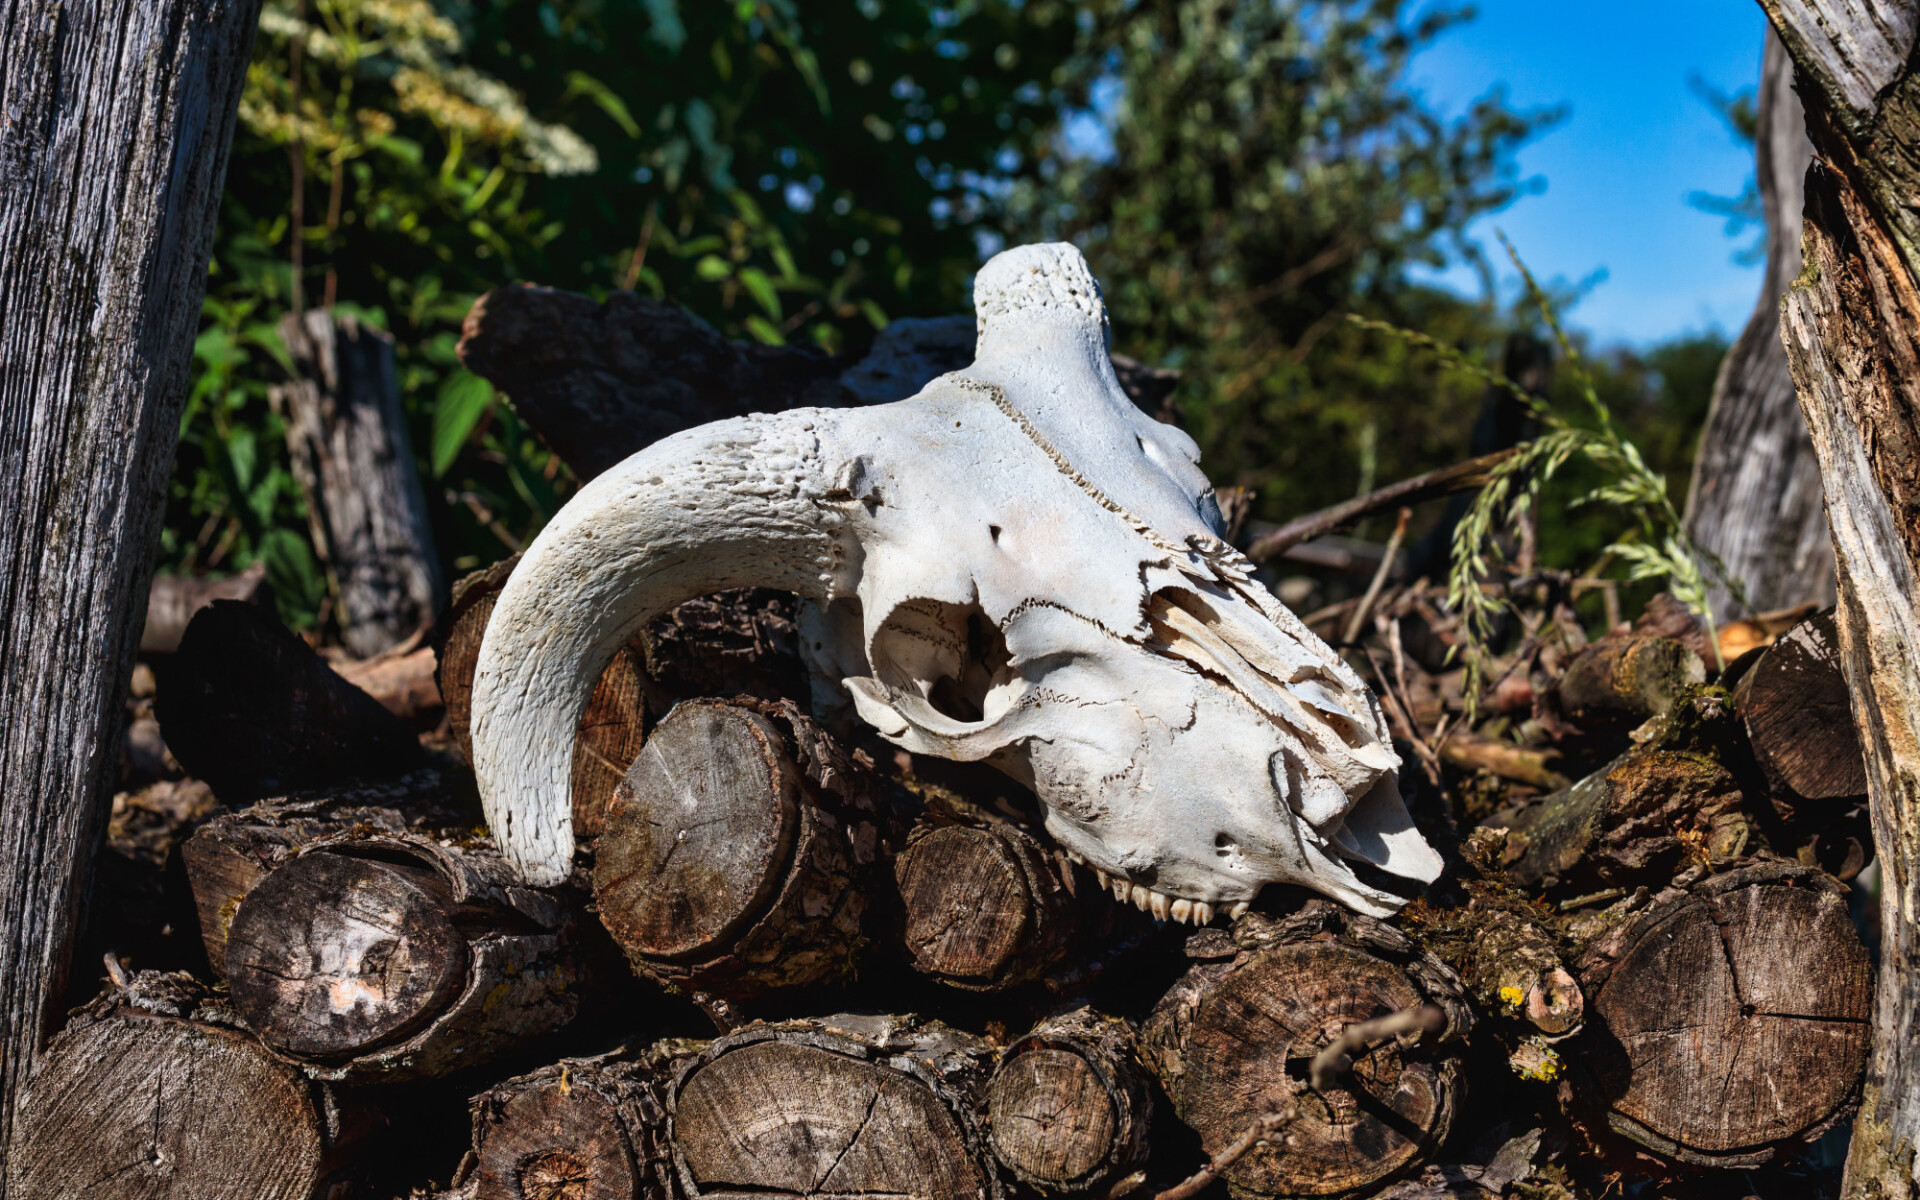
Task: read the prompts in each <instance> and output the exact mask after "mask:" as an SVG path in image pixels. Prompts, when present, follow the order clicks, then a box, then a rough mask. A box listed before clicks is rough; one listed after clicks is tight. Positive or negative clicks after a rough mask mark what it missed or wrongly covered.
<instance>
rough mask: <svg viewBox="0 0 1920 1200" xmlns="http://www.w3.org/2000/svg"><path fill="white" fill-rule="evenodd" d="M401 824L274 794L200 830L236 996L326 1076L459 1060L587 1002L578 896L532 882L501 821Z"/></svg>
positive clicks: (407, 1070)
mask: <svg viewBox="0 0 1920 1200" xmlns="http://www.w3.org/2000/svg"><path fill="white" fill-rule="evenodd" d="M399 825H400V820H399V815H398V813H396V812H394V811H393V810H391V809H387V810H382V809H378V808H361V809H349V810H336V811H333V812H328V811H325V809H324V808H319V807H318V806H313V805H298V804H296V805H287V806H260V807H258V808H255V809H250V810H248V811H247V812H243V813H236V814H234V815H233V816H231V817H224V818H220V819H219V820H216V821H215V822H213V823H212V824H211V825H210V826H208V827H207V828H206V829H204V830H202V831H201V833H200V834H196V835H195V839H194V842H193V843H189V845H190V847H194V846H195V844H196V843H197V844H198V852H197V853H196V851H195V850H193V849H190V858H189V861H190V862H192V861H194V859H195V858H198V859H199V861H200V868H199V870H198V871H197V872H196V883H204V884H205V885H206V886H207V894H206V895H204V896H202V897H200V898H199V902H200V907H201V913H202V921H203V924H204V923H209V922H210V923H211V924H213V925H214V926H215V927H216V928H217V927H219V926H221V925H222V924H224V930H221V932H223V933H224V939H223V941H222V943H221V944H220V945H219V947H218V953H219V957H220V959H221V960H222V962H223V965H224V968H225V972H226V978H227V983H228V986H229V987H230V988H231V990H232V993H233V1003H234V1007H235V1008H236V1009H237V1010H238V1011H239V1013H240V1015H241V1016H242V1017H244V1018H245V1020H246V1021H247V1024H248V1025H249V1026H250V1027H251V1028H252V1029H254V1030H255V1031H256V1032H258V1033H259V1035H260V1036H261V1038H262V1039H263V1040H264V1041H266V1042H267V1044H269V1045H271V1046H273V1047H274V1048H275V1049H277V1050H279V1051H280V1052H281V1053H283V1054H285V1055H286V1056H287V1057H289V1058H291V1059H293V1060H294V1061H296V1062H298V1063H300V1064H301V1065H302V1066H304V1067H305V1068H306V1070H307V1071H308V1073H309V1074H311V1075H312V1076H314V1077H315V1078H317V1079H326V1080H332V1081H339V1082H346V1083H367V1082H376V1081H377V1082H395V1081H400V1080H407V1079H420V1078H431V1077H435V1076H439V1075H444V1074H446V1073H448V1072H449V1071H453V1070H456V1069H458V1068H460V1067H465V1066H469V1065H472V1064H474V1063H478V1062H483V1061H485V1060H487V1059H489V1058H492V1057H495V1056H497V1055H498V1054H500V1053H502V1052H504V1051H506V1050H508V1049H510V1048H512V1047H514V1046H516V1045H518V1044H520V1043H522V1042H525V1041H526V1040H528V1039H530V1038H533V1037H537V1036H539V1035H541V1034H546V1033H551V1032H552V1031H554V1030H556V1029H559V1028H561V1027H562V1026H564V1025H566V1024H567V1023H568V1022H569V1021H571V1020H572V1019H573V1018H574V1016H575V1015H576V1014H577V1013H578V1011H579V1008H580V993H581V988H580V984H581V982H582V978H581V977H582V966H581V962H580V956H579V950H578V946H577V937H576V930H575V924H576V920H577V917H576V911H575V910H576V904H575V903H574V902H571V901H570V900H569V898H568V897H567V896H566V895H565V894H564V893H549V892H542V891H536V890H533V889H529V888H526V887H523V886H521V885H520V884H519V883H518V881H517V879H516V878H515V877H514V875H513V873H512V871H511V870H510V869H509V868H508V867H507V865H506V863H505V861H504V860H503V859H502V858H501V857H500V855H499V854H498V852H497V851H495V850H494V848H493V846H492V843H491V842H490V841H488V840H487V839H485V838H477V837H476V838H470V839H464V840H462V841H459V842H453V841H443V840H437V839H433V838H429V837H426V836H422V835H420V834H418V833H414V832H410V831H408V830H406V829H404V828H399V827H398V826H399ZM304 839H311V840H305V842H304V844H299V843H301V842H302V841H303V840H304ZM249 859H251V862H249V861H248V860H249ZM210 868H211V869H210ZM249 870H251V871H254V872H257V873H258V878H257V879H256V880H255V881H254V882H253V883H252V885H251V886H250V887H247V888H246V889H245V890H244V891H243V892H242V893H241V894H240V895H239V896H238V897H237V900H236V898H233V897H230V896H225V895H224V894H223V893H224V892H226V891H227V890H230V888H231V886H232V885H231V881H232V880H233V879H235V878H236V877H238V876H244V875H245V874H247V873H248V872H249ZM222 883H224V884H225V885H226V886H225V887H222V886H219V885H220V884H222ZM211 941H212V939H210V943H211ZM214 953H215V947H214V946H213V945H212V944H210V945H209V956H210V957H212V956H213V955H214Z"/></svg>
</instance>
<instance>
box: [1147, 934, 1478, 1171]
mask: <svg viewBox="0 0 1920 1200" xmlns="http://www.w3.org/2000/svg"><path fill="white" fill-rule="evenodd" d="M1187 953H1188V955H1189V956H1190V957H1193V958H1196V959H1199V960H1200V961H1199V962H1198V963H1197V964H1196V965H1195V966H1194V967H1193V968H1192V969H1191V970H1190V971H1188V973H1187V974H1186V975H1185V976H1184V977H1183V978H1182V979H1181V980H1180V981H1179V982H1178V983H1176V984H1175V985H1174V986H1173V988H1172V990H1170V991H1169V992H1168V993H1167V994H1166V996H1165V997H1164V998H1162V1000H1161V1001H1160V1003H1159V1005H1157V1006H1156V1007H1155V1009H1154V1011H1153V1014H1152V1016H1150V1017H1149V1018H1148V1020H1147V1023H1146V1025H1145V1027H1144V1028H1143V1029H1142V1030H1141V1038H1140V1040H1141V1046H1142V1058H1143V1059H1144V1060H1145V1061H1146V1063H1147V1064H1148V1065H1149V1066H1150V1067H1151V1068H1153V1070H1154V1072H1155V1074H1157V1075H1158V1076H1159V1078H1160V1081H1161V1084H1162V1086H1164V1087H1165V1089H1166V1091H1167V1095H1168V1097H1169V1098H1170V1099H1171V1100H1172V1101H1173V1106H1174V1111H1175V1112H1176V1113H1177V1114H1178V1115H1179V1117H1180V1119H1181V1120H1182V1121H1184V1122H1185V1123H1186V1124H1188V1125H1190V1126H1192V1127H1193V1128H1194V1129H1195V1130H1196V1131H1197V1132H1198V1133H1199V1134H1200V1143H1201V1148H1202V1149H1203V1150H1204V1152H1205V1153H1206V1154H1208V1155H1209V1156H1212V1155H1215V1154H1218V1153H1220V1152H1221V1151H1222V1150H1223V1149H1224V1148H1226V1147H1227V1146H1228V1145H1230V1144H1231V1143H1232V1142H1233V1141H1234V1140H1235V1139H1236V1138H1238V1137H1239V1136H1241V1135H1242V1134H1243V1133H1244V1131H1245V1130H1246V1129H1247V1128H1248V1127H1250V1126H1251V1125H1252V1124H1253V1123H1254V1122H1256V1121H1258V1120H1260V1119H1261V1118H1262V1117H1265V1116H1268V1115H1270V1114H1291V1117H1290V1119H1289V1120H1288V1122H1287V1123H1286V1125H1285V1128H1284V1130H1283V1132H1282V1133H1281V1134H1280V1135H1278V1136H1277V1137H1275V1138H1274V1139H1273V1140H1271V1141H1270V1142H1269V1143H1268V1144H1267V1145H1266V1146H1264V1147H1260V1148H1257V1149H1255V1150H1253V1151H1252V1152H1250V1153H1248V1154H1247V1155H1245V1156H1244V1157H1243V1158H1241V1159H1240V1160H1238V1161H1237V1162H1235V1163H1234V1164H1233V1165H1232V1166H1230V1167H1228V1168H1227V1169H1226V1171H1225V1172H1224V1173H1223V1178H1224V1179H1225V1180H1226V1181H1227V1182H1228V1183H1229V1184H1230V1185H1231V1186H1232V1188H1233V1190H1234V1192H1235V1193H1236V1194H1244V1195H1253V1196H1346V1195H1351V1194H1356V1193H1359V1192H1361V1191H1362V1190H1363V1189H1367V1188H1370V1187H1373V1186H1374V1185H1377V1184H1379V1183H1381V1182H1383V1181H1385V1180H1387V1179H1390V1178H1392V1177H1393V1176H1395V1175H1398V1174H1400V1173H1402V1172H1405V1171H1408V1170H1411V1169H1413V1168H1414V1167H1416V1166H1418V1165H1419V1164H1420V1163H1422V1162H1424V1161H1425V1160H1427V1159H1428V1158H1429V1157H1431V1155H1432V1153H1433V1151H1434V1150H1435V1148H1436V1147H1438V1146H1439V1145H1440V1144H1441V1142H1443V1141H1444V1140H1445V1139H1446V1137H1447V1134H1448V1132H1449V1130H1450V1129H1451V1128H1452V1124H1453V1118H1454V1109H1455V1106H1456V1104H1457V1103H1458V1100H1459V1093H1460V1090H1461V1087H1462V1083H1463V1068H1462V1065H1461V1047H1462V1043H1463V1042H1464V1040H1465V1035H1466V1032H1467V1030H1468V1028H1469V1027H1470V1026H1471V1025H1472V1023H1473V1018H1472V1014H1471V1012H1470V1010H1469V1009H1468V1007H1467V1002H1466V997H1465V995H1464V993H1463V991H1462V989H1461V987H1460V984H1459V981H1458V980H1457V979H1456V978H1455V977H1454V975H1453V973H1452V972H1451V971H1450V970H1448V969H1447V968H1446V967H1445V966H1444V965H1443V964H1441V963H1440V962H1439V961H1438V960H1437V959H1434V958H1432V957H1431V956H1429V955H1427V954H1425V953H1423V952H1421V951H1420V950H1418V949H1417V948H1415V947H1414V945H1413V944H1412V943H1411V942H1409V941H1408V940H1407V939H1406V937H1405V936H1404V935H1402V934H1401V933H1400V932H1399V931H1398V930H1396V929H1393V928H1392V927H1390V926H1387V925H1384V924H1382V923H1380V922H1378V921H1374V920H1372V919H1370V918H1367V917H1362V916H1357V915H1354V914H1350V913H1347V912H1345V911H1344V910H1342V909H1340V908H1339V907H1338V906H1336V905H1334V904H1331V903H1329V902H1327V901H1323V900H1312V901H1308V902H1307V904H1306V905H1305V906H1304V907H1302V908H1301V909H1300V911H1299V912H1297V913H1295V914H1294V915H1293V916H1291V917H1287V918H1285V919H1283V920H1274V919H1272V918H1269V917H1266V916H1265V915H1263V914H1260V913H1249V914H1247V915H1246V916H1244V917H1242V918H1241V919H1240V920H1239V921H1237V922H1235V924H1234V927H1233V930H1232V931H1231V932H1230V933H1229V932H1228V931H1226V930H1221V929H1205V930H1201V931H1200V932H1199V933H1196V934H1194V935H1193V936H1192V937H1191V938H1189V939H1188V942H1187ZM1425 1004H1433V1005H1437V1006H1438V1007H1439V1008H1440V1010H1441V1012H1442V1014H1443V1015H1444V1017H1445V1027H1444V1028H1443V1029H1442V1031H1441V1033H1440V1034H1439V1035H1438V1036H1435V1037H1427V1036H1425V1035H1418V1036H1417V1037H1416V1036H1414V1035H1409V1036H1407V1037H1401V1038H1396V1039H1391V1040H1388V1041H1386V1042H1383V1043H1381V1044H1379V1045H1376V1046H1374V1047H1372V1048H1371V1049H1369V1050H1367V1051H1366V1052H1364V1053H1362V1054H1360V1055H1358V1056H1357V1057H1356V1058H1355V1060H1354V1063H1353V1067H1352V1069H1351V1071H1350V1072H1349V1073H1348V1074H1347V1075H1346V1077H1345V1079H1344V1082H1343V1083H1342V1085H1341V1086H1338V1087H1335V1088H1333V1089H1331V1090H1329V1091H1328V1092H1327V1093H1325V1094H1321V1093H1318V1092H1315V1091H1313V1089H1312V1088H1311V1087H1310V1086H1309V1083H1308V1074H1309V1067H1310V1065H1311V1064H1312V1062H1313V1059H1314V1058H1315V1057H1316V1056H1317V1055H1318V1054H1319V1053H1320V1052H1321V1051H1322V1050H1323V1049H1325V1048H1326V1047H1327V1046H1328V1045H1329V1044H1331V1043H1332V1042H1334V1041H1335V1040H1336V1039H1338V1038H1339V1037H1340V1036H1341V1034H1342V1033H1344V1032H1345V1030H1346V1029H1347V1027H1348V1026H1349V1025H1352V1024H1356V1023H1358V1022H1362V1021H1370V1020H1374V1019H1376V1018H1379V1017H1383V1016H1386V1015H1389V1014H1392V1013H1398V1012H1403V1011H1405V1010H1408V1009H1412V1008H1417V1007H1419V1006H1421V1005H1425Z"/></svg>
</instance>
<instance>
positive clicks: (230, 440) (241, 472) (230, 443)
mask: <svg viewBox="0 0 1920 1200" xmlns="http://www.w3.org/2000/svg"><path fill="white" fill-rule="evenodd" d="M259 458H260V443H259V442H258V441H256V440H255V439H254V435H253V430H251V429H248V428H246V427H245V426H241V427H240V428H238V429H235V430H233V431H232V432H231V433H229V434H228V435H227V462H228V463H229V464H230V465H231V466H232V467H233V479H234V482H235V483H236V484H238V485H239V488H240V491H241V492H243V493H244V492H246V491H247V490H249V489H250V488H252V486H253V468H254V465H255V464H256V463H257V462H258V461H259ZM237 498H238V497H236V499H237Z"/></svg>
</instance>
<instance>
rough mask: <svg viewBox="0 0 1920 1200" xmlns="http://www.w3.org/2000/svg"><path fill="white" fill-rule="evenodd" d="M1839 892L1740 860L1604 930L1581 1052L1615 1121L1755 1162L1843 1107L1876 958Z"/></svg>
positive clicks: (1857, 1064)
mask: <svg viewBox="0 0 1920 1200" xmlns="http://www.w3.org/2000/svg"><path fill="white" fill-rule="evenodd" d="M1842 891H1843V889H1841V888H1840V887H1839V885H1837V884H1833V883H1832V882H1831V881H1829V880H1827V879H1826V878H1825V877H1824V876H1821V875H1820V874H1819V873H1818V872H1814V871H1810V870H1807V869H1805V868H1801V867H1797V866H1790V865H1787V864H1778V863H1774V864H1765V865H1761V866H1757V867H1749V868H1744V869H1742V870H1739V871H1735V872H1730V873H1728V874H1726V875H1720V876H1714V877H1712V878H1710V879H1708V880H1707V881H1705V882H1703V883H1700V884H1697V885H1695V886H1693V887H1692V888H1690V889H1676V890H1674V891H1673V892H1671V893H1668V894H1665V895H1664V897H1663V899H1661V900H1659V901H1656V902H1655V904H1654V905H1653V906H1651V907H1650V908H1649V909H1648V910H1647V911H1646V912H1645V913H1643V914H1641V915H1640V916H1638V917H1637V918H1634V919H1633V920H1632V921H1631V922H1630V923H1628V924H1626V925H1624V926H1621V927H1619V928H1618V929H1616V930H1615V931H1614V932H1613V933H1611V934H1610V935H1608V937H1607V938H1605V939H1604V941H1603V944H1602V946H1601V947H1600V948H1599V950H1598V951H1597V952H1596V954H1595V955H1594V956H1593V957H1592V958H1591V959H1590V961H1589V962H1588V963H1587V965H1586V971H1587V973H1588V975H1589V976H1590V977H1591V978H1596V979H1599V980H1601V981H1602V982H1601V983H1600V986H1599V990H1598V994H1597V995H1595V997H1594V1001H1593V1006H1592V1012H1593V1014H1594V1016H1595V1017H1597V1018H1598V1024H1599V1027H1598V1028H1597V1029H1591V1030H1590V1031H1589V1034H1588V1036H1587V1037H1586V1038H1585V1039H1584V1040H1583V1043H1582V1045H1583V1046H1585V1047H1586V1049H1585V1051H1584V1052H1583V1055H1582V1061H1583V1062H1585V1063H1586V1065H1587V1069H1588V1070H1589V1071H1590V1072H1591V1075H1592V1079H1593V1087H1592V1088H1591V1089H1586V1090H1585V1095H1587V1096H1588V1097H1590V1098H1594V1099H1597V1100H1598V1102H1599V1103H1600V1104H1601V1105H1602V1106H1603V1107H1604V1110H1605V1117H1606V1121H1607V1123H1608V1124H1609V1125H1610V1126H1612V1128H1613V1129H1614V1130H1615V1131H1616V1132H1619V1133H1621V1134H1623V1135H1625V1136H1626V1137H1628V1138H1630V1139H1632V1140H1633V1141H1635V1142H1638V1143H1640V1144H1641V1145H1644V1146H1647V1147H1649V1148H1650V1149H1653V1150H1656V1151H1659V1152H1660V1153H1663V1154H1666V1155H1669V1156H1671V1157H1674V1158H1678V1159H1680V1160H1682V1161H1685V1162H1693V1163H1701V1164H1706V1165H1718V1166H1750V1165H1754V1164H1757V1163H1760V1162H1764V1161H1766V1160H1767V1159H1769V1158H1771V1157H1772V1156H1773V1154H1774V1153H1775V1152H1776V1148H1777V1147H1778V1146H1780V1145H1782V1144H1787V1143H1792V1142H1802V1141H1806V1140H1810V1139H1811V1138H1813V1137H1816V1136H1818V1135H1819V1134H1820V1133H1821V1132H1823V1131H1824V1130H1826V1129H1827V1128H1830V1127H1831V1126H1832V1125H1833V1123H1834V1122H1835V1121H1837V1120H1839V1119H1840V1118H1841V1117H1843V1116H1844V1115H1845V1113H1846V1111H1848V1108H1849V1106H1850V1104H1851V1102H1852V1100H1853V1098H1854V1097H1855V1095H1856V1094H1857V1092H1858V1088H1859V1085H1860V1078H1861V1072H1862V1070H1863V1068H1864V1065H1865V1062H1866V1055H1867V1048H1868V1041H1869V1039H1870V1036H1871V1032H1872V1030H1871V1026H1870V1025H1869V1023H1868V1020H1869V1015H1870V1012H1871V1006H1872V970H1871V968H1870V966H1869V964H1868V961H1867V953H1866V948H1865V947H1864V946H1862V945H1861V943H1860V939H1859V937H1858V935H1856V934H1855V932H1854V930H1853V926H1852V924H1851V923H1850V922H1849V920H1848V917H1847V908H1846V903H1845V901H1844V899H1843V898H1842ZM1577 1094H1578V1093H1577Z"/></svg>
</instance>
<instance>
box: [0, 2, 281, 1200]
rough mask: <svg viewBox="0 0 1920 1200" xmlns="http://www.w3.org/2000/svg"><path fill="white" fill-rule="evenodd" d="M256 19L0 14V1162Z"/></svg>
mask: <svg viewBox="0 0 1920 1200" xmlns="http://www.w3.org/2000/svg"><path fill="white" fill-rule="evenodd" d="M258 14H259V3H258V0H126V2H124V3H105V2H103V0H0V113H4V116H0V1154H4V1152H5V1150H4V1148H5V1146H6V1144H7V1142H8V1140H9V1139H10V1137H11V1134H12V1128H13V1124H14V1119H15V1111H14V1098H15V1096H16V1095H17V1093H18V1091H19V1088H20V1085H21V1083H22V1082H23V1079H24V1077H25V1076H26V1074H27V1072H28V1070H29V1068H30V1066H31V1064H32V1062H33V1059H34V1056H35V1054H36V1053H37V1052H38V1051H39V1049H40V1047H41V1046H42V1044H43V1043H44V1039H45V1037H46V1035H47V1033H48V1032H49V1023H50V1018H51V1017H53V1016H54V1015H55V1009H56V1006H57V1005H58V1004H59V1002H60V1000H61V998H62V997H63V995H64V992H65V985H66V976H67V968H68V958H69V955H70V952H71V949H72V944H73V935H74V927H75V924H76V920H77V917H78V915H79V910H80V908H81V905H82V903H83V900H84V897H85V894H86V883H87V878H88V874H89V871H88V867H89V859H90V851H91V849H92V844H93V841H94V837H95V835H96V833H97V831H98V827H99V820H100V818H101V816H102V815H103V814H104V812H105V800H106V797H107V792H108V790H109V785H110V784H111V782H112V779H113V771H114V766H115V759H116V755H115V753H114V747H113V743H112V735H113V733H114V731H115V728H116V725H117V721H118V718H119V711H120V707H121V704H122V701H123V698H124V695H125V692H126V687H127V679H128V676H129V674H130V672H131V670H132V666H133V653H134V647H135V646H136V645H137V643H138V641H139V638H140V627H141V619H142V616H143V611H144V609H145V606H146V599H147V582H148V577H149V576H150V574H151V572H152V557H153V546H154V541H155V538H156V536H157V534H158V529H159V523H160V517H161V512H162V501H163V497H164V494H165V491H164V489H165V486H166V481H167V476H168V472H169V471H170V470H171V468H172V465H173V451H174V443H175V441H176V439H177V438H178V434H179V427H180V411H181V406H182V404H183V403H184V402H185V398H186V391H187V369H188V364H189V362H190V358H191V353H192V344H193V336H194V331H195V328H196V326H197V324H198V322H199V317H200V298H201V295H202V294H203V292H204V290H205V285H206V273H207V256H208V253H209V250H210V247H211V244H212V238H213V224H214V218H215V214H216V212H217V210H218V204H219V198H220V189H221V186H222V182H223V180H224V178H225V175H226V163H227V148H228V145H229V143H230V142H231V140H232V134H233V119H234V112H235V110H236V108H237V106H238V104H239V99H240V90H241V86H242V84H243V82H244V80H245V76H246V67H247V58H248V55H249V53H250V51H251V49H252V45H253V30H254V25H255V22H256V20H257V19H258ZM4 1186H5V1185H4V1183H0V1190H4Z"/></svg>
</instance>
